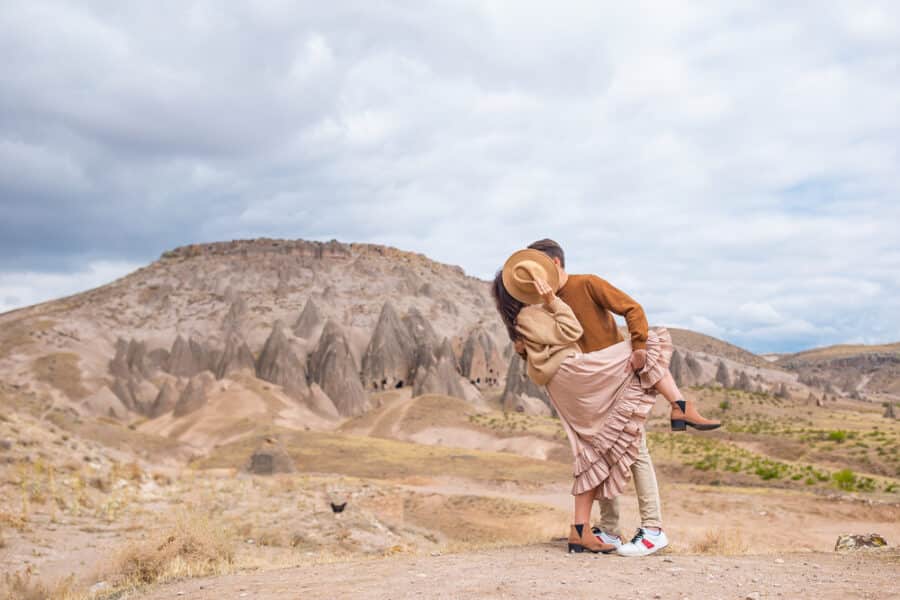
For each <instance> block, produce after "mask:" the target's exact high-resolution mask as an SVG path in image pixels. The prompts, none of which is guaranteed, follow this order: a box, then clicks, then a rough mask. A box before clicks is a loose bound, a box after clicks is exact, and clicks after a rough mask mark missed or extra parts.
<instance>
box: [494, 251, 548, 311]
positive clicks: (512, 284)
mask: <svg viewBox="0 0 900 600" xmlns="http://www.w3.org/2000/svg"><path fill="white" fill-rule="evenodd" d="M535 279H543V280H544V281H546V282H547V283H548V284H549V285H550V288H551V289H553V291H554V292H555V291H556V290H557V289H559V270H557V268H556V263H554V262H553V259H552V258H550V257H549V256H547V255H546V254H544V253H543V252H541V251H540V250H534V249H532V248H528V249H525V250H519V251H517V252H514V253H513V255H512V256H510V257H509V258H508V259H506V262H505V263H504V264H503V287H505V288H506V291H508V292H509V294H510V295H511V296H512V297H513V298H515V299H516V300H518V301H519V302H524V303H525V304H540V303H541V302H543V301H544V300H543V298H541V295H540V294H538V293H537V289H536V288H535V286H534V280H535Z"/></svg>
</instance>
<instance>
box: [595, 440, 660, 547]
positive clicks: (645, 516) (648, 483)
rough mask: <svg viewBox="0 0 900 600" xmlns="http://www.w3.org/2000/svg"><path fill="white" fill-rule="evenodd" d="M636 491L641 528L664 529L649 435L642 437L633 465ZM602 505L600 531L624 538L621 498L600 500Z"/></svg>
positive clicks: (598, 501)
mask: <svg viewBox="0 0 900 600" xmlns="http://www.w3.org/2000/svg"><path fill="white" fill-rule="evenodd" d="M631 477H632V479H634V491H635V493H636V494H637V500H638V510H639V511H640V513H641V527H662V511H661V510H660V502H659V486H658V485H657V484H656V471H655V470H654V469H653V461H652V460H650V452H649V451H648V450H647V434H646V433H645V434H644V435H643V436H642V437H641V445H640V452H639V453H638V456H637V460H635V461H634V463H633V464H632V465H631ZM597 503H598V504H600V529H602V530H603V531H605V532H607V533H611V534H613V535H618V536H619V537H621V536H622V534H621V531H620V530H619V497H618V496H616V497H615V498H598V499H597Z"/></svg>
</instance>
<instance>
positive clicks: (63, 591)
mask: <svg viewBox="0 0 900 600" xmlns="http://www.w3.org/2000/svg"><path fill="white" fill-rule="evenodd" d="M81 597H83V596H82V595H81V594H77V593H75V592H74V591H73V579H72V578H66V579H63V580H62V581H60V582H59V583H57V584H56V585H52V586H47V585H45V584H44V583H42V582H40V581H37V580H36V579H34V577H33V575H32V572H31V569H30V568H29V569H26V570H25V571H22V572H18V573H6V574H4V575H3V579H2V580H0V600H51V599H52V600H76V599H77V598H81Z"/></svg>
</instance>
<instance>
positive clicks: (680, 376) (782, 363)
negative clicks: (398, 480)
mask: <svg viewBox="0 0 900 600" xmlns="http://www.w3.org/2000/svg"><path fill="white" fill-rule="evenodd" d="M672 334H673V339H674V341H675V344H676V348H677V352H676V354H675V355H674V356H673V361H672V371H673V373H674V374H675V376H676V379H677V380H678V381H679V383H681V384H682V385H701V386H703V385H714V386H721V387H725V388H735V389H739V390H744V391H747V392H766V393H778V394H780V395H781V396H789V395H793V396H795V397H800V398H806V397H807V396H809V397H812V396H818V397H826V396H828V395H829V394H830V395H831V397H836V396H840V395H849V394H857V395H858V393H859V390H860V389H873V388H877V389H878V390H879V391H880V392H883V393H885V394H891V393H896V392H897V386H898V383H897V382H898V381H900V377H898V376H897V373H896V372H895V370H896V369H897V366H898V365H900V362H898V361H900V358H898V356H900V354H898V353H897V352H893V351H892V350H891V349H890V348H886V349H880V350H878V351H874V352H869V351H860V352H857V353H856V354H854V353H853V352H849V353H847V352H844V353H841V352H837V351H836V350H835V351H829V352H826V353H825V354H824V355H823V354H822V353H821V352H820V353H818V354H817V353H804V354H800V355H794V356H790V357H784V358H782V359H781V360H779V361H777V362H776V363H773V362H771V361H768V360H766V359H763V358H761V357H759V356H756V355H754V354H752V353H750V352H747V351H745V350H743V349H741V348H738V347H736V346H733V345H731V344H728V343H726V342H723V341H721V340H716V339H715V338H711V337H709V336H704V335H702V334H698V333H695V332H691V331H686V330H679V329H673V330H672ZM520 363H521V361H520V359H519V358H518V357H517V356H516V355H515V354H514V353H513V352H512V350H511V346H510V344H509V343H508V340H507V339H506V337H505V333H504V331H503V328H502V326H501V324H500V321H499V319H498V318H497V317H496V314H495V312H494V309H493V304H492V301H491V298H490V294H489V286H488V284H487V283H486V282H485V281H482V280H479V279H477V278H474V277H470V276H467V275H466V274H465V273H464V272H463V270H462V269H460V268H459V267H455V266H451V265H445V264H441V263H438V262H435V261H432V260H430V259H428V258H426V257H425V256H422V255H420V254H414V253H410V252H404V251H401V250H397V249H394V248H390V247H385V246H376V245H369V244H343V243H340V242H337V241H331V242H309V241H304V240H274V239H255V240H237V241H231V242H219V243H210V244H196V245H190V246H184V247H181V248H177V249H175V250H172V251H168V252H165V253H164V254H163V255H162V256H161V257H160V259H159V260H157V261H155V262H153V263H152V264H150V265H147V266H146V267H144V268H141V269H138V270H137V271H135V272H134V273H131V274H129V275H127V276H126V277H123V278H121V279H119V280H116V281H114V282H112V283H110V284H108V285H105V286H102V287H99V288H96V289H93V290H89V291H87V292H84V293H81V294H76V295H73V296H70V297H67V298H61V299H59V300H55V301H51V302H46V303H43V304H39V305H35V306H31V307H27V308H23V309H20V310H15V311H11V312H8V313H5V314H3V315H0V372H2V373H3V375H4V380H5V381H6V383H8V384H10V385H15V386H17V387H18V388H19V389H27V390H30V391H31V392H33V393H34V394H35V397H36V398H39V399H41V401H42V402H44V403H46V404H47V405H57V406H66V407H68V408H69V409H70V410H73V411H75V412H77V413H78V414H82V415H90V416H94V417H96V416H102V417H110V418H113V419H117V420H119V421H122V422H124V423H129V424H132V425H133V426H136V427H139V428H140V429H141V430H142V431H145V432H148V433H153V434H161V435H164V436H167V437H169V438H175V439H178V440H180V441H182V442H185V443H187V444H190V445H192V446H194V447H196V448H199V449H202V448H206V447H209V446H210V445H213V444H216V443H221V442H224V441H228V440H231V439H234V438H235V436H238V437H239V436H240V435H243V434H245V433H247V432H249V431H252V430H253V429H254V427H255V426H257V425H258V424H260V423H278V424H279V425H281V426H285V427H289V428H296V429H306V428H313V429H328V428H333V427H336V426H338V424H339V423H340V422H341V421H342V420H344V419H346V418H349V417H354V416H357V415H360V414H363V413H366V412H368V411H370V410H372V409H373V408H377V407H378V406H379V402H380V401H379V400H378V397H379V396H378V395H379V394H381V393H383V392H385V391H386V390H390V389H401V388H402V389H407V388H409V389H410V393H411V395H412V397H416V396H419V395H422V394H438V395H443V396H450V397H456V398H459V399H462V400H465V401H467V402H470V403H472V404H473V405H475V406H478V405H482V406H483V405H484V394H489V395H494V396H496V397H498V398H499V402H500V404H501V405H502V407H503V408H504V409H505V410H510V411H518V412H525V413H529V414H543V415H550V414H551V413H552V410H551V408H550V406H549V401H548V399H547V397H546V395H545V394H544V392H543V390H541V389H540V388H538V387H536V386H534V385H531V384H530V382H529V381H527V378H525V376H524V371H523V369H522V368H521V367H522V365H521V364H520ZM824 373H827V375H826V374H824ZM860 373H862V375H859V374H860ZM508 374H509V377H507V375H508Z"/></svg>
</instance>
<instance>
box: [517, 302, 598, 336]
mask: <svg viewBox="0 0 900 600" xmlns="http://www.w3.org/2000/svg"><path fill="white" fill-rule="evenodd" d="M516 330H517V331H518V332H519V333H520V334H522V337H524V338H525V340H526V341H527V342H530V343H532V344H541V345H544V346H564V345H566V344H571V343H573V342H577V341H578V339H579V338H581V335H582V334H583V333H584V330H583V329H582V328H581V323H579V322H578V319H576V318H575V313H573V312H572V309H571V308H569V305H568V304H566V303H565V302H563V301H562V300H560V299H559V298H557V297H555V296H554V298H553V300H551V301H550V303H549V304H545V305H543V306H539V305H532V306H526V307H525V308H523V309H522V310H521V312H519V317H518V319H516Z"/></svg>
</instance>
